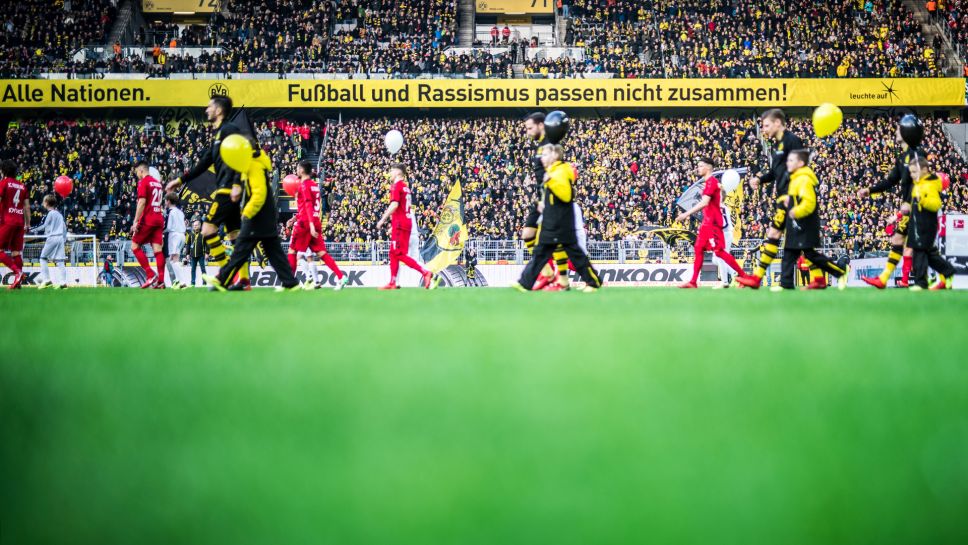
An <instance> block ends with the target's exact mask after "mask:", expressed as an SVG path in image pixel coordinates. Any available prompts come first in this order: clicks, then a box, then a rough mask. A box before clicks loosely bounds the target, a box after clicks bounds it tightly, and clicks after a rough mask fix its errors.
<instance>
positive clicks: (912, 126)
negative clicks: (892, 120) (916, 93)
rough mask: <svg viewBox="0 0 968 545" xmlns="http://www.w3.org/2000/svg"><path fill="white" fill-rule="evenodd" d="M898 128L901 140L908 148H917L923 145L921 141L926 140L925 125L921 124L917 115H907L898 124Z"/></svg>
mask: <svg viewBox="0 0 968 545" xmlns="http://www.w3.org/2000/svg"><path fill="white" fill-rule="evenodd" d="M897 126H898V127H899V128H900V130H901V139H902V140H904V142H905V143H907V145H908V146H910V147H912V148H916V147H918V146H920V145H921V140H922V139H923V138H924V124H922V123H921V120H920V119H918V117H917V116H916V115H914V114H907V115H905V116H904V117H902V118H901V121H900V122H898V124H897Z"/></svg>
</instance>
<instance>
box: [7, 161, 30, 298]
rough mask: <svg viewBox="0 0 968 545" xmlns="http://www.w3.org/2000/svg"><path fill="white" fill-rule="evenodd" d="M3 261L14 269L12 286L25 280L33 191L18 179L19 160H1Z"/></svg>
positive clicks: (17, 286)
mask: <svg viewBox="0 0 968 545" xmlns="http://www.w3.org/2000/svg"><path fill="white" fill-rule="evenodd" d="M0 174H2V175H3V179H2V180H0V263H2V264H4V265H6V266H7V267H8V268H9V269H10V270H11V271H13V282H11V283H10V288H9V289H12V290H15V289H19V288H20V284H21V283H22V282H23V281H24V258H23V256H22V255H21V253H22V252H23V250H24V232H25V231H26V230H27V229H30V193H29V192H28V191H27V188H26V187H24V184H22V183H20V182H19V181H17V164H16V163H14V162H13V161H4V162H3V163H2V164H0Z"/></svg>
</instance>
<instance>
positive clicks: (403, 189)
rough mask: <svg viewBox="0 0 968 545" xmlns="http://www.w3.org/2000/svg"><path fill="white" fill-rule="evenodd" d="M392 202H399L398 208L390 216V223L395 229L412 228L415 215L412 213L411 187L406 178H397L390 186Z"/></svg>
mask: <svg viewBox="0 0 968 545" xmlns="http://www.w3.org/2000/svg"><path fill="white" fill-rule="evenodd" d="M390 202H395V203H397V209H396V210H394V211H393V214H392V215H391V216H390V225H391V226H393V227H394V228H395V229H411V228H412V227H413V215H412V214H411V213H410V188H409V187H407V182H406V181H405V180H402V179H401V180H397V181H395V182H393V185H391V186H390Z"/></svg>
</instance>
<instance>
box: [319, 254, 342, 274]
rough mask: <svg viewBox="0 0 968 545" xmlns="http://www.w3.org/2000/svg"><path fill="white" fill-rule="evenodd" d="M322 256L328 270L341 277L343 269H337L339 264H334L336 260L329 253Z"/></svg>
mask: <svg viewBox="0 0 968 545" xmlns="http://www.w3.org/2000/svg"><path fill="white" fill-rule="evenodd" d="M322 258H323V263H325V264H326V266H327V267H329V270H331V271H333V272H334V273H336V278H343V271H341V270H339V265H337V264H336V260H335V259H333V256H331V255H329V254H323V255H322Z"/></svg>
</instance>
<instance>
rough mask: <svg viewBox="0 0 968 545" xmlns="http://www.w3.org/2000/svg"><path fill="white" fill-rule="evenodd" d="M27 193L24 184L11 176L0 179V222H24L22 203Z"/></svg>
mask: <svg viewBox="0 0 968 545" xmlns="http://www.w3.org/2000/svg"><path fill="white" fill-rule="evenodd" d="M28 197H29V195H28V194H27V188H26V187H24V184H22V183H20V182H18V181H17V180H15V179H13V178H4V179H2V180H0V223H2V224H3V225H23V224H24V203H25V202H26V201H27V198H28Z"/></svg>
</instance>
